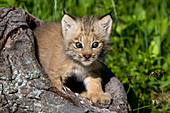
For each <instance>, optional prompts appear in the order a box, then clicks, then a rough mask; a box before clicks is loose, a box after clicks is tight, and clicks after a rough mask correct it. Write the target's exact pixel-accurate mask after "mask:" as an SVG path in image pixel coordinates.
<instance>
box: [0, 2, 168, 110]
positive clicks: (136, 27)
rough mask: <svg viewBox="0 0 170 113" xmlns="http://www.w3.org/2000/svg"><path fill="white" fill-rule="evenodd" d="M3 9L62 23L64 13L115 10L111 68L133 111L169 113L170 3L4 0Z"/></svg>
mask: <svg viewBox="0 0 170 113" xmlns="http://www.w3.org/2000/svg"><path fill="white" fill-rule="evenodd" d="M2 6H15V7H20V8H23V9H25V10H26V11H27V12H30V13H32V14H33V15H35V16H37V17H38V18H40V19H42V20H44V21H56V20H60V19H61V17H62V10H63V9H65V10H66V11H68V12H69V14H71V15H73V16H83V15H98V16H102V15H104V14H106V13H108V12H110V11H111V10H113V20H114V24H113V34H112V36H111V39H112V42H113V45H112V47H111V48H110V49H109V54H108V58H107V60H106V64H107V66H108V67H109V68H110V69H111V70H112V72H114V73H115V74H116V76H117V77H118V78H119V79H120V80H121V82H122V83H123V85H124V87H125V89H126V91H127V94H128V100H129V103H130V104H131V107H132V108H133V111H134V112H137V113H149V112H152V113H159V112H170V87H169V85H170V76H169V74H170V68H169V67H170V7H169V6H170V1H169V0H0V7H2ZM162 69H164V70H165V71H166V74H165V73H163V72H162ZM157 71H159V73H158V72H157ZM152 72H157V75H155V76H151V73H152ZM135 76H136V77H135ZM128 78H129V80H128ZM155 102H158V104H157V105H156V104H155V105H154V103H155Z"/></svg>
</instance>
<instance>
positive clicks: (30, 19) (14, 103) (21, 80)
mask: <svg viewBox="0 0 170 113" xmlns="http://www.w3.org/2000/svg"><path fill="white" fill-rule="evenodd" d="M43 23H44V22H43V21H42V20H40V19H38V18H36V17H34V16H33V15H31V14H29V13H27V12H25V11H24V10H23V9H20V8H15V7H1V8H0V50H1V55H0V113H9V112H16V113H22V112H34V113H39V112H42V113H58V112H63V113H84V112H102V113H106V112H119V113H126V112H128V102H127V95H126V93H125V91H124V88H123V85H122V84H121V82H120V81H119V80H118V79H117V78H116V77H115V76H114V75H113V73H112V72H111V71H110V70H109V69H108V68H107V67H106V66H105V67H104V68H103V81H104V85H105V87H104V88H105V91H106V92H109V93H110V94H111V96H112V98H113V101H112V104H111V105H107V106H104V105H99V104H95V103H92V102H91V101H90V100H88V99H86V98H82V97H81V96H80V95H79V94H75V93H73V92H72V91H71V90H69V89H68V88H67V87H66V86H64V89H65V91H63V92H60V91H59V90H58V89H57V88H55V87H54V86H53V85H52V83H51V82H50V80H49V79H48V76H47V75H46V74H45V72H44V70H43V69H42V67H41V66H40V65H39V63H38V61H37V58H36V56H35V47H34V36H33V32H32V29H34V28H35V27H36V26H39V25H41V24H43Z"/></svg>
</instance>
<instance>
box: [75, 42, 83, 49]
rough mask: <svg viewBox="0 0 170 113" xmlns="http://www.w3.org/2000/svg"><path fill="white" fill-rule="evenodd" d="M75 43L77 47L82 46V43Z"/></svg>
mask: <svg viewBox="0 0 170 113" xmlns="http://www.w3.org/2000/svg"><path fill="white" fill-rule="evenodd" d="M75 45H76V47H77V48H83V45H82V44H81V43H80V42H76V43H75Z"/></svg>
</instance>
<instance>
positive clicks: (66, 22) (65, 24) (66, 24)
mask: <svg viewBox="0 0 170 113" xmlns="http://www.w3.org/2000/svg"><path fill="white" fill-rule="evenodd" d="M75 24H76V21H75V19H74V18H73V17H72V16H70V15H69V14H67V13H66V12H65V11H64V15H63V18H62V20H61V25H62V32H63V35H66V34H67V32H68V31H69V30H71V29H72V28H73V26H74V25H75Z"/></svg>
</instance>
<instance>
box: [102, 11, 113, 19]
mask: <svg viewBox="0 0 170 113" xmlns="http://www.w3.org/2000/svg"><path fill="white" fill-rule="evenodd" d="M112 13H113V10H111V11H110V12H109V13H107V14H105V15H103V16H102V17H100V19H102V18H103V17H105V16H107V15H110V17H111V18H112Z"/></svg>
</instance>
